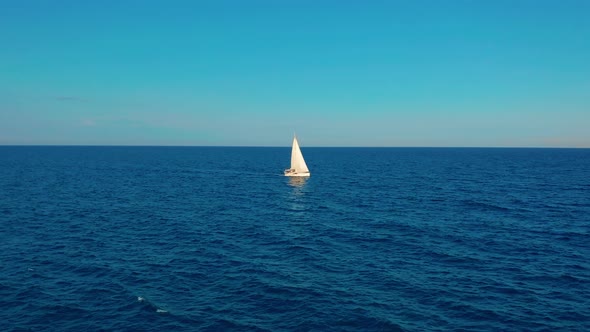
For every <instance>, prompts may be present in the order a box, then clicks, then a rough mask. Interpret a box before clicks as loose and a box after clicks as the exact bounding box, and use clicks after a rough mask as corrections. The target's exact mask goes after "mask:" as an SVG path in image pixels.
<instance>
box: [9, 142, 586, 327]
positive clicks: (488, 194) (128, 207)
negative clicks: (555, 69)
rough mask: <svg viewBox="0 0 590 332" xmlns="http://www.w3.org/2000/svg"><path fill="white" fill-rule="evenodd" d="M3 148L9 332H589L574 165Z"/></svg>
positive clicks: (563, 159) (558, 159)
mask: <svg viewBox="0 0 590 332" xmlns="http://www.w3.org/2000/svg"><path fill="white" fill-rule="evenodd" d="M289 153H290V148H205V147H6V146H4V147H0V226H1V228H0V263H1V265H0V307H1V308H2V309H1V310H0V321H1V323H0V326H4V327H7V329H5V328H1V329H2V330H8V331H84V330H89V331H98V330H109V331H111V330H125V331H126V330H142V331H165V330H184V331H279V330H293V331H449V330H454V331H460V330H463V331H499V330H510V331H588V330H590V300H589V299H590V236H589V233H590V150H587V149H577V150H576V149H573V150H568V149H426V148H424V149H414V148H399V149H398V148H391V149H389V148H383V149H372V148H350V149H349V148H305V147H303V154H304V156H305V157H306V160H307V164H308V166H309V168H310V170H311V173H312V176H311V178H309V179H307V180H305V179H289V178H286V177H284V176H282V175H281V173H282V170H283V169H284V168H286V167H287V166H288V162H289Z"/></svg>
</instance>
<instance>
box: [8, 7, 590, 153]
mask: <svg viewBox="0 0 590 332" xmlns="http://www.w3.org/2000/svg"><path fill="white" fill-rule="evenodd" d="M294 132H297V135H298V136H299V138H300V143H301V145H302V146H568V147H570V146H571V147H590V1H586V0H580V1H568V0H553V1H536V0H531V1H519V0H510V1H504V0H493V1H492V0H490V1H484V0H482V1H475V0H474V1H458V0H448V1H438V0H437V1H419V0H418V1H412V0H407V1H319V0H316V1H305V0H294V1H276V0H274V1H273V0H269V1H237V0H236V1H224V0H221V1H181V2H180V1H147V0H144V1H140V0H138V1H125V0H118V1H110V0H105V1H79V0H73V1H65V0H64V1H61V0H60V1H56V0H47V1H42V0H38V1H33V0H0V144H92V145H94V144H106V145H111V144H117V145H118V144H121V145H263V146H288V145H289V144H290V143H291V138H292V134H293V133H294Z"/></svg>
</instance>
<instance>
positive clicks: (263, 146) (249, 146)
mask: <svg viewBox="0 0 590 332" xmlns="http://www.w3.org/2000/svg"><path fill="white" fill-rule="evenodd" d="M0 147H171V148H173V147H185V148H290V147H291V146H290V145H172V144H161V145H157V144H1V143H0ZM301 148H302V149H307V148H343V149H350V148H360V149H363V148H366V149H392V148H393V149H590V146H587V147H585V146H459V145H457V146H452V145H449V146H428V145H415V146H412V145H406V146H404V145H397V146H370V145H367V146H327V145H311V146H302V147H301Z"/></svg>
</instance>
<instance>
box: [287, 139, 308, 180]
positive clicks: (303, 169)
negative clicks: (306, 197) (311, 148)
mask: <svg viewBox="0 0 590 332" xmlns="http://www.w3.org/2000/svg"><path fill="white" fill-rule="evenodd" d="M291 169H294V170H295V172H297V173H307V172H309V169H308V168H307V164H305V159H303V154H301V149H300V148H299V142H297V137H296V136H294V137H293V148H292V150H291Z"/></svg>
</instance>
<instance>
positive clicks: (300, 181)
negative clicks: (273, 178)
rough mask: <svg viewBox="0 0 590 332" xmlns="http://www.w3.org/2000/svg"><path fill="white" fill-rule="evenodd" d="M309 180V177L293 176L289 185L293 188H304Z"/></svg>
mask: <svg viewBox="0 0 590 332" xmlns="http://www.w3.org/2000/svg"><path fill="white" fill-rule="evenodd" d="M307 180H309V177H307V176H292V177H289V185H290V186H291V187H293V188H303V186H305V183H306V182H307Z"/></svg>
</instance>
